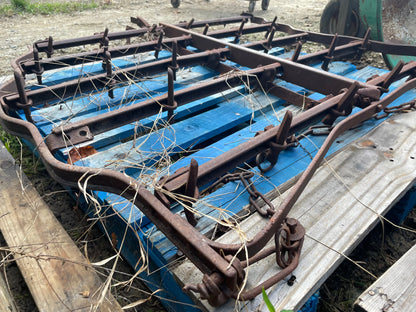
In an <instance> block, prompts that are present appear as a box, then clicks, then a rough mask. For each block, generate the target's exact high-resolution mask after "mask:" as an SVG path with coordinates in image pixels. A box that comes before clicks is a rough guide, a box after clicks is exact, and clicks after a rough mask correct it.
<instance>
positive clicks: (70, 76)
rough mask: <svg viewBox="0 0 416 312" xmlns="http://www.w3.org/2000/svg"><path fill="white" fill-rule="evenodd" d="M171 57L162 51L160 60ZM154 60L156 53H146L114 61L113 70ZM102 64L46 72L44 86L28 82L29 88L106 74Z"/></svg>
mask: <svg viewBox="0 0 416 312" xmlns="http://www.w3.org/2000/svg"><path fill="white" fill-rule="evenodd" d="M171 55H172V54H171V53H170V52H169V51H166V50H162V51H160V54H159V59H164V58H168V57H171ZM154 60H155V57H154V52H144V53H139V54H137V55H135V56H127V57H121V58H115V59H112V61H111V64H112V66H111V67H112V69H113V70H117V69H123V68H128V67H132V66H136V65H138V64H145V63H148V62H151V61H154ZM101 64H102V62H88V60H86V61H85V63H84V64H81V65H77V66H72V67H70V68H68V69H59V70H52V71H49V72H45V73H44V74H43V75H42V85H38V84H37V81H28V83H27V87H28V89H30V90H35V89H39V88H42V87H44V86H52V85H56V84H59V83H62V82H65V81H69V80H74V79H80V78H83V77H87V76H93V75H98V74H102V73H105V72H106V71H105V70H103V67H102V65H101Z"/></svg>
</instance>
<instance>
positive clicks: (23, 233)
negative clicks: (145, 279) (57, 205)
mask: <svg viewBox="0 0 416 312" xmlns="http://www.w3.org/2000/svg"><path fill="white" fill-rule="evenodd" d="M0 215H1V218H0V230H1V232H2V234H3V236H4V238H5V240H6V242H7V245H8V246H9V248H11V249H12V251H11V252H12V253H13V255H14V257H15V259H16V262H17V265H18V267H19V269H20V271H21V272H22V275H23V277H24V279H25V281H26V284H27V285H28V288H29V290H30V292H31V294H32V296H33V299H34V301H35V303H36V305H37V307H38V309H39V311H51V312H55V311H90V308H91V307H94V306H95V305H98V310H97V311H122V309H121V307H120V306H119V305H118V303H117V302H116V301H115V299H114V298H113V297H112V295H111V294H109V293H107V295H106V296H105V297H104V298H103V301H102V302H101V301H100V300H99V299H100V295H101V291H100V290H101V288H102V287H103V282H102V281H101V280H100V279H99V277H98V276H97V274H96V273H95V272H94V269H93V268H92V267H91V265H90V264H89V263H88V262H87V260H86V259H85V258H84V256H83V255H82V254H81V252H80V251H79V250H78V248H77V247H76V246H75V244H74V242H73V241H72V240H71V238H70V237H69V235H68V234H67V233H66V232H65V230H64V229H63V228H62V226H61V225H60V223H59V222H58V221H57V220H56V218H55V217H54V215H53V214H52V212H51V211H50V209H49V207H48V206H47V205H46V203H45V202H44V201H43V200H42V199H41V197H40V196H39V194H38V193H37V192H36V190H35V189H34V188H33V186H31V184H30V182H29V181H28V179H27V178H26V177H25V176H24V174H23V175H22V174H21V171H20V170H19V167H18V166H17V165H16V164H15V163H14V160H13V158H12V157H11V155H10V154H9V153H8V151H7V150H6V148H5V147H4V145H3V144H0ZM86 292H88V293H89V295H88V296H87V295H86ZM83 294H84V296H83Z"/></svg>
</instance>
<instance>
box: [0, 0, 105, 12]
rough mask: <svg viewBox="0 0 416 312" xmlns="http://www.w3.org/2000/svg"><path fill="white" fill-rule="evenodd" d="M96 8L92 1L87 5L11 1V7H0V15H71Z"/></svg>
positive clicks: (4, 5)
mask: <svg viewBox="0 0 416 312" xmlns="http://www.w3.org/2000/svg"><path fill="white" fill-rule="evenodd" d="M95 8H98V4H96V3H95V2H94V1H91V2H88V3H78V2H56V3H55V2H53V3H49V2H36V3H32V2H30V1H28V0H11V5H9V4H3V5H0V15H12V14H19V13H29V14H43V15H49V14H56V13H72V12H77V11H83V10H91V9H95Z"/></svg>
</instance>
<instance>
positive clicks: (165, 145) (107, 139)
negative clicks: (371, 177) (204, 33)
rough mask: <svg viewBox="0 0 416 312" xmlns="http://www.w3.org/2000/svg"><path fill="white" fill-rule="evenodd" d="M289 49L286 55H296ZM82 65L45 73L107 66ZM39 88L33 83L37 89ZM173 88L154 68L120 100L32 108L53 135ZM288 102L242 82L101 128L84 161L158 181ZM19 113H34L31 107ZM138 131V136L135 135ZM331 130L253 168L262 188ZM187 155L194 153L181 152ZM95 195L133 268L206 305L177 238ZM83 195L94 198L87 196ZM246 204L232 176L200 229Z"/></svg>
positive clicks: (172, 301)
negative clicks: (185, 280)
mask: <svg viewBox="0 0 416 312" xmlns="http://www.w3.org/2000/svg"><path fill="white" fill-rule="evenodd" d="M273 53H275V54H280V53H282V50H281V49H274V50H273ZM165 54H166V55H165ZM165 54H163V55H162V57H169V55H170V54H169V53H168V52H166V53H165ZM289 55H290V54H283V55H281V56H282V57H288V56H289ZM151 58H152V56H151V55H150V56H149V54H148V53H147V54H146V56H143V59H142V60H144V61H148V60H151ZM113 62H114V64H115V66H117V67H126V66H130V65H131V64H135V62H133V61H125V60H114V61H113ZM229 64H230V65H232V66H237V65H236V64H232V63H229ZM314 67H316V68H319V67H320V64H315V65H314ZM329 68H330V71H331V72H333V73H336V74H339V75H343V76H346V77H349V78H351V79H355V80H360V81H366V80H367V79H368V78H369V77H371V76H373V75H375V74H383V73H385V72H386V71H385V70H382V69H378V68H374V67H367V68H365V69H362V70H357V69H356V68H355V66H353V65H351V64H349V63H344V62H333V63H331V65H330V67H329ZM81 69H82V72H81V73H80V68H77V69H76V70H72V69H70V70H62V71H58V72H54V73H51V74H50V75H49V76H48V77H47V79H45V81H46V83H47V84H52V83H56V82H57V81H59V82H61V81H66V80H70V79H75V78H77V77H79V75H81V76H83V75H88V74H96V73H101V72H102V68H101V64H100V63H94V64H92V65H88V66H84V67H82V68H81ZM217 74H218V73H216V72H215V71H213V70H211V69H209V68H205V67H202V66H195V67H191V68H186V69H184V70H182V71H179V72H178V77H177V78H178V79H177V81H176V82H175V90H179V89H181V88H186V87H188V86H191V85H193V84H196V83H198V81H202V80H206V79H213V77H215V76H216V75H217ZM276 83H278V84H281V85H283V86H285V87H287V88H290V89H291V90H293V91H296V92H298V93H300V94H308V95H309V96H310V97H311V98H313V99H315V100H319V99H321V98H323V97H324V96H323V95H322V94H318V93H314V94H309V91H308V90H305V89H303V88H301V87H299V86H295V85H292V84H289V83H286V82H284V81H276ZM400 83H402V82H396V83H395V84H393V85H392V86H391V88H390V90H393V89H394V88H395V87H397V86H398V85H399V84H400ZM36 87H37V86H36V85H33V88H36ZM166 91H167V77H165V76H163V77H159V76H154V77H153V79H151V80H146V81H140V82H137V83H135V84H133V85H131V86H126V87H120V88H118V89H116V90H115V91H114V95H115V97H114V99H111V98H109V97H108V95H107V93H106V92H97V93H94V94H89V95H85V96H83V97H79V98H75V99H71V100H67V101H64V102H62V103H58V104H56V105H54V106H50V107H45V108H41V109H36V110H34V111H33V118H34V120H35V121H36V125H37V126H38V128H39V130H40V131H41V133H42V134H43V135H46V134H47V133H49V132H50V131H51V129H52V128H53V127H55V126H57V125H60V124H63V123H66V122H68V118H70V121H71V122H74V121H78V120H83V119H85V118H89V117H93V116H97V115H99V114H101V113H104V112H107V111H111V110H115V109H118V108H120V107H123V106H127V105H132V104H134V103H138V102H140V101H143V100H146V99H148V98H149V97H153V96H156V95H159V94H163V93H165V92H166ZM415 97H416V92H415V91H411V92H408V93H407V94H406V95H404V96H402V97H401V98H400V99H398V100H397V101H395V103H392V105H396V103H402V102H405V101H409V100H410V99H413V98H415ZM284 104H285V103H284V102H283V101H282V100H281V99H279V98H277V97H274V96H272V95H265V94H263V93H261V92H259V91H257V92H254V93H252V92H250V91H249V90H247V88H245V87H237V88H233V89H230V90H229V91H227V92H224V93H222V94H217V95H213V96H210V97H207V98H204V99H201V100H198V101H195V102H192V103H189V104H187V105H184V106H181V107H179V108H178V109H177V110H176V111H175V119H176V120H177V122H176V123H174V124H173V125H167V123H166V112H163V113H162V112H161V113H160V114H158V115H156V116H152V117H149V118H146V119H144V120H141V121H140V123H137V124H129V125H125V126H123V127H121V128H119V129H115V130H112V131H109V132H107V133H104V134H101V135H98V136H97V137H96V138H95V139H94V141H93V142H89V143H88V145H92V146H93V147H94V148H95V149H96V150H97V152H98V153H97V154H95V155H92V156H90V157H87V158H84V159H81V160H79V161H78V162H77V163H76V165H80V166H90V167H97V168H111V169H113V170H119V171H122V172H125V173H126V174H128V175H130V176H132V177H134V178H136V179H138V180H139V181H140V182H141V183H143V184H145V185H148V187H149V189H151V187H152V183H154V182H155V181H156V180H157V178H159V177H161V176H163V175H165V174H171V173H173V172H174V171H175V170H177V169H179V168H181V167H183V166H187V165H189V162H190V159H191V158H194V159H196V160H197V161H198V163H200V164H202V163H204V162H206V161H208V160H209V159H212V158H214V157H215V156H217V155H219V154H221V153H223V152H225V151H227V150H230V149H232V148H233V147H235V146H237V145H239V144H241V143H242V142H244V141H246V140H248V139H250V138H252V137H253V136H254V135H255V133H256V132H257V131H259V130H263V129H264V128H265V127H266V126H267V125H269V124H273V125H278V124H279V123H280V120H281V118H282V117H283V115H284V112H285V110H287V109H291V110H292V111H294V112H297V111H299V108H296V107H293V106H285V105H284ZM19 116H20V118H22V119H25V116H24V114H23V113H22V112H21V113H20V114H19ZM381 121H382V120H369V121H367V122H366V123H365V124H364V125H363V126H361V127H359V128H356V129H353V130H351V131H348V132H347V133H345V134H344V135H342V136H341V137H339V139H338V140H337V141H336V143H335V144H334V145H333V146H332V147H331V149H330V150H329V152H328V155H330V154H333V153H334V152H336V151H337V150H339V149H340V148H342V147H343V146H345V145H346V144H349V143H350V142H352V141H354V140H355V139H357V138H359V137H361V136H362V135H363V134H365V133H366V132H368V131H369V130H370V129H372V128H373V127H375V126H376V125H377V124H379V123H380V122H381ZM149 129H151V130H152V131H150V130H149ZM135 132H136V133H137V134H136V135H134V134H135ZM324 139H325V137H324V136H312V137H308V138H305V139H302V140H301V142H300V143H301V147H297V148H291V149H288V150H286V151H284V152H282V153H281V154H280V157H279V161H278V164H277V165H276V166H275V167H274V168H273V169H272V170H270V171H269V172H267V174H266V175H265V176H262V175H260V173H259V171H258V169H257V168H252V169H251V170H252V171H253V172H254V173H255V176H254V178H253V179H252V180H253V183H254V185H255V186H256V188H257V189H258V190H259V191H260V192H262V193H268V192H270V191H272V190H273V189H275V188H276V187H277V186H279V185H281V184H282V183H284V182H286V181H288V180H289V179H291V178H293V177H295V176H296V175H298V174H299V173H301V172H302V171H303V170H304V169H305V168H306V167H307V165H308V164H309V162H310V160H311V157H313V156H314V155H315V154H316V152H317V151H318V149H319V147H320V146H321V145H322V143H323V141H324ZM190 151H192V153H191V152H190ZM182 154H184V155H187V156H185V157H181V155H182ZM188 154H191V155H188ZM67 155H68V149H62V150H60V151H59V152H58V153H57V155H56V157H57V158H59V159H61V160H63V161H66V159H67ZM172 157H174V158H175V162H173V161H172V160H171V159H172ZM93 194H94V196H95V197H96V198H97V199H98V201H99V202H100V204H101V205H102V206H101V211H100V214H104V215H105V216H106V218H105V224H104V223H102V224H101V226H102V227H103V228H105V232H106V233H108V234H111V233H114V234H115V235H116V237H120V238H121V237H123V236H124V233H125V232H126V229H127V235H126V239H125V241H124V243H123V245H121V239H120V240H119V241H118V246H117V247H118V248H120V249H121V251H122V254H123V255H124V257H125V258H126V259H127V260H128V261H129V263H130V264H131V265H132V266H133V267H134V268H136V269H139V268H141V267H142V265H144V264H146V265H147V270H146V271H144V272H142V273H141V274H140V275H141V277H142V278H144V279H145V280H146V283H147V285H148V286H149V288H150V289H151V290H153V291H155V290H159V289H162V291H160V292H158V296H160V297H161V298H162V302H163V304H164V305H165V307H166V308H167V309H168V310H171V311H178V310H181V311H197V310H198V311H199V309H198V308H196V307H195V306H194V303H193V302H192V301H191V299H190V298H189V297H188V296H187V295H186V294H184V293H183V292H182V291H181V288H180V287H179V286H178V283H177V282H176V281H175V279H174V278H173V276H172V274H171V273H170V271H169V269H168V268H169V266H170V265H171V264H172V261H174V260H175V256H176V253H177V249H176V247H175V246H174V245H173V244H171V243H170V241H168V240H167V239H166V237H165V236H164V235H163V234H162V233H161V232H160V231H158V230H157V228H156V227H155V225H154V224H152V223H151V222H150V220H149V219H148V218H147V217H146V216H144V215H143V214H142V213H141V211H140V210H139V209H138V208H137V207H135V206H134V205H132V204H131V203H130V202H128V201H126V200H124V199H123V198H121V197H120V196H116V195H114V194H109V193H105V192H93ZM84 204H85V205H84V206H85V207H88V205H87V203H86V202H84ZM247 204H248V194H247V193H246V192H245V191H244V187H243V186H242V185H241V183H239V182H230V183H228V184H226V185H225V186H223V187H221V188H220V189H218V190H216V191H215V192H213V193H212V194H210V195H209V196H207V197H205V198H203V199H202V200H200V201H198V203H197V204H196V206H195V209H196V210H197V211H198V213H199V217H200V219H199V222H198V224H197V226H196V228H197V229H198V230H199V231H201V232H202V233H208V232H210V231H212V230H213V228H214V222H213V221H212V218H228V217H230V216H232V215H234V214H236V213H238V212H239V211H240V210H241V209H242V207H244V206H246V205H247ZM218 208H220V209H218ZM86 209H87V211H88V213H89V214H90V215H91V216H92V217H97V211H96V210H95V209H94V208H91V207H90V208H86ZM172 209H173V210H174V211H175V212H177V213H182V211H183V207H181V206H180V205H176V206H175V207H173V208H172ZM100 222H101V221H100ZM126 226H127V227H126ZM140 250H145V251H146V252H147V253H148V256H149V257H148V262H146V263H145V262H144V259H142V256H141V253H140Z"/></svg>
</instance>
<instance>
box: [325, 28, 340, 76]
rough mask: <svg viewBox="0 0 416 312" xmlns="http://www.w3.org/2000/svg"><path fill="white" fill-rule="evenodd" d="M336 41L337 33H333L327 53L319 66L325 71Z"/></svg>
mask: <svg viewBox="0 0 416 312" xmlns="http://www.w3.org/2000/svg"><path fill="white" fill-rule="evenodd" d="M337 42H338V34H335V35H334V38H333V39H332V42H331V45H330V46H329V49H328V54H327V55H326V56H325V59H324V62H323V63H322V66H321V68H322V69H323V70H325V71H328V65H329V63H330V62H331V61H332V60H333V59H334V51H335V47H336V46H337Z"/></svg>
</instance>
